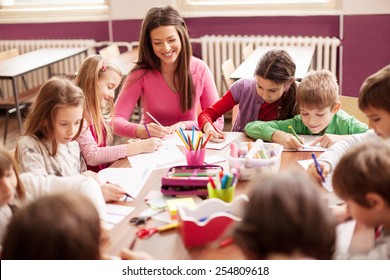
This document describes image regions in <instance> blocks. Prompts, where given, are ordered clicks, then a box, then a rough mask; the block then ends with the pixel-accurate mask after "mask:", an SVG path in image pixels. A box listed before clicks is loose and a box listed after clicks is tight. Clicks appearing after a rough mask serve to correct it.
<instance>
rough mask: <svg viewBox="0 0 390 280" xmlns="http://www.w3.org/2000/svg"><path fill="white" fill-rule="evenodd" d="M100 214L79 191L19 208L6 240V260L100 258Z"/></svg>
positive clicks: (41, 199) (55, 195)
mask: <svg viewBox="0 0 390 280" xmlns="http://www.w3.org/2000/svg"><path fill="white" fill-rule="evenodd" d="M101 237H102V235H101V227H100V220H99V214H98V212H97V210H96V208H95V206H94V205H93V204H92V202H91V201H90V200H89V199H88V198H86V197H85V196H83V195H82V194H81V193H79V192H75V191H72V192H64V193H59V194H52V195H49V196H44V197H41V198H39V199H37V200H35V201H34V202H32V203H31V204H29V205H27V206H26V207H24V208H22V209H19V211H18V212H17V213H16V214H15V215H14V216H13V218H12V220H11V222H10V224H9V225H8V228H7V232H6V234H5V237H4V241H3V258H4V259H21V260H31V259H35V260H60V259H70V260H78V259H80V260H96V259H100V258H101V252H100V241H101Z"/></svg>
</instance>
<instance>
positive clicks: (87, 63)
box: [76, 55, 122, 145]
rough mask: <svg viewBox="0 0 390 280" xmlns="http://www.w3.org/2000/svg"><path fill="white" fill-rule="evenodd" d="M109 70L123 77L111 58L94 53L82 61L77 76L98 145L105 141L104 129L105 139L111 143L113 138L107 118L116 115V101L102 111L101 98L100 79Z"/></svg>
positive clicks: (77, 83) (77, 82)
mask: <svg viewBox="0 0 390 280" xmlns="http://www.w3.org/2000/svg"><path fill="white" fill-rule="evenodd" d="M109 70H111V71H114V72H115V73H117V74H118V75H120V77H122V72H121V70H120V69H119V68H118V67H117V66H116V65H114V64H113V63H112V62H111V60H110V59H108V58H106V57H102V56H100V55H92V56H89V57H87V58H86V59H85V60H84V61H83V63H81V65H80V69H79V70H78V73H77V76H76V85H77V86H79V87H80V88H81V89H82V90H83V92H84V96H85V103H86V104H85V107H86V114H88V115H89V117H90V118H91V122H92V126H93V129H94V131H95V133H96V135H97V143H98V145H100V144H102V143H103V137H104V136H103V130H104V131H105V132H106V139H105V140H106V142H107V143H110V142H111V141H112V138H113V136H112V130H111V127H110V126H109V125H108V124H107V122H106V119H107V118H112V117H113V115H114V102H113V101H112V100H111V101H110V103H109V105H108V108H105V109H106V110H103V112H102V110H101V106H100V98H99V79H100V78H101V77H102V76H104V75H106V73H107V71H109Z"/></svg>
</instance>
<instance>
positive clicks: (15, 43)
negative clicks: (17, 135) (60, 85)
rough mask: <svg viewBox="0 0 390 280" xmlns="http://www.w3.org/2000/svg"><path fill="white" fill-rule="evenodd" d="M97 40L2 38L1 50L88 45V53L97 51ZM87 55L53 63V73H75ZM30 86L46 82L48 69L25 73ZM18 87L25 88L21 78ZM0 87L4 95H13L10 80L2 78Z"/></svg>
mask: <svg viewBox="0 0 390 280" xmlns="http://www.w3.org/2000/svg"><path fill="white" fill-rule="evenodd" d="M95 45H96V41H95V40H93V39H65V40H0V51H5V50H9V49H13V48H17V49H18V50H19V53H20V54H23V53H26V52H30V51H33V50H37V49H41V48H77V47H88V48H89V51H88V54H93V53H95V49H94V47H95ZM84 58H85V55H84V54H80V55H78V56H75V57H72V58H69V59H66V60H64V61H61V62H58V63H55V64H53V65H52V66H50V67H51V70H52V73H53V74H55V73H74V72H75V71H77V69H78V68H79V66H80V64H81V62H82V61H83V60H84ZM24 77H25V79H26V81H27V84H28V86H29V87H34V86H37V85H40V84H42V83H43V82H45V81H46V80H47V79H48V78H49V77H48V72H47V70H46V69H38V70H35V71H33V72H31V73H28V74H26V75H24ZM17 83H18V88H19V89H24V86H23V83H22V80H21V78H19V79H17ZM0 87H1V89H2V92H3V95H4V97H8V96H12V94H13V93H12V86H11V81H9V80H0Z"/></svg>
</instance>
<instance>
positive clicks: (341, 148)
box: [308, 65, 390, 182]
mask: <svg viewBox="0 0 390 280" xmlns="http://www.w3.org/2000/svg"><path fill="white" fill-rule="evenodd" d="M358 102H359V108H360V110H362V111H363V112H364V113H365V114H366V116H367V117H368V121H369V126H370V128H372V129H373V131H372V130H369V131H368V132H367V133H363V134H358V135H353V136H352V137H351V138H348V139H345V140H343V141H340V142H338V143H336V144H335V145H333V146H332V147H331V148H330V149H329V150H327V151H326V152H324V153H322V154H321V155H320V156H319V158H318V162H319V164H320V166H321V168H322V175H323V176H324V177H327V176H328V174H329V173H330V172H332V170H333V169H334V168H335V166H336V165H337V162H338V161H339V160H340V158H341V156H342V155H343V154H344V153H345V152H346V151H347V150H348V149H349V148H351V147H352V146H354V145H356V144H357V143H360V142H363V141H378V140H379V139H380V138H383V139H388V138H390V125H389V124H390V65H387V66H385V67H383V68H382V69H380V70H379V71H378V72H376V73H374V74H373V75H371V76H369V77H368V78H367V79H366V80H365V81H364V83H363V84H362V86H361V88H360V93H359V97H358ZM308 172H309V174H310V175H311V176H312V177H314V178H315V179H316V180H318V181H319V182H320V181H321V180H322V179H321V177H320V176H319V175H318V173H317V169H316V167H315V165H314V164H311V165H310V166H309V168H308Z"/></svg>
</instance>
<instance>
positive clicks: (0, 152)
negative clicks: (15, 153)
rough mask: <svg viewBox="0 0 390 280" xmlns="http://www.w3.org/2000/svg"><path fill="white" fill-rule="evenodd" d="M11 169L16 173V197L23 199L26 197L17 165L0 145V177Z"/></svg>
mask: <svg viewBox="0 0 390 280" xmlns="http://www.w3.org/2000/svg"><path fill="white" fill-rule="evenodd" d="M11 168H12V169H13V170H14V172H15V175H16V180H17V184H16V194H17V195H18V198H19V199H21V200H23V199H24V198H25V197H26V190H25V188H24V185H23V183H22V181H21V180H20V177H19V166H18V164H17V163H16V161H15V159H14V158H13V157H12V155H11V154H10V152H9V151H7V150H6V149H5V148H4V147H3V146H0V178H2V177H3V176H4V174H5V172H6V171H8V170H10V169H11Z"/></svg>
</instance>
